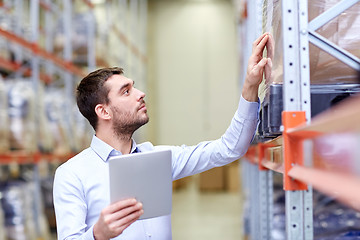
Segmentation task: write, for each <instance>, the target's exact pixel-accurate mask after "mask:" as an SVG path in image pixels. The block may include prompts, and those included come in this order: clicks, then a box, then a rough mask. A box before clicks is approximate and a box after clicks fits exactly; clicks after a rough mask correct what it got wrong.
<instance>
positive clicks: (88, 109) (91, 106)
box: [76, 67, 124, 131]
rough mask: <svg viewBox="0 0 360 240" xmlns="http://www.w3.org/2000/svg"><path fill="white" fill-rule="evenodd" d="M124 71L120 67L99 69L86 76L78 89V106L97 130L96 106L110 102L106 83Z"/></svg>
mask: <svg viewBox="0 0 360 240" xmlns="http://www.w3.org/2000/svg"><path fill="white" fill-rule="evenodd" d="M123 73H124V70H123V69H122V68H120V67H112V68H101V69H98V70H96V71H93V72H91V73H89V74H88V75H87V76H86V77H84V78H83V79H82V80H81V82H80V83H79V85H78V87H77V89H76V102H77V105H78V108H79V110H80V112H81V114H82V115H83V116H84V117H85V118H86V119H87V120H88V121H89V123H90V125H91V126H92V127H93V128H94V130H95V131H96V127H97V123H98V118H97V115H96V112H95V107H96V105H98V104H101V103H105V104H106V103H109V98H108V94H109V91H110V89H108V88H107V87H105V86H104V84H105V82H106V81H107V80H108V79H109V78H110V77H111V76H112V75H115V74H119V75H122V74H123Z"/></svg>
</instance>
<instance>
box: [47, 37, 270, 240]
mask: <svg viewBox="0 0 360 240" xmlns="http://www.w3.org/2000/svg"><path fill="white" fill-rule="evenodd" d="M268 40H269V35H268V34H263V35H262V36H261V37H259V38H258V39H257V40H256V41H255V42H254V44H253V53H252V55H251V57H250V59H249V64H248V69H247V76H246V79H245V82H244V85H243V91H242V97H241V99H240V102H239V107H238V110H237V111H236V113H235V116H234V117H233V119H232V122H231V124H230V126H229V128H228V129H227V131H226V132H225V134H224V135H223V136H222V137H221V138H220V139H218V140H215V141H209V142H202V143H199V144H198V145H196V146H181V147H180V146H162V147H159V146H158V147H154V146H153V145H152V144H151V143H149V142H147V143H143V144H136V143H135V141H134V140H133V139H132V135H133V133H134V132H135V131H136V130H137V129H138V128H139V127H141V126H142V125H144V124H146V123H147V122H148V120H149V117H148V115H147V110H146V105H145V101H144V98H145V94H144V93H143V92H141V91H139V90H138V89H136V88H135V87H134V82H133V81H132V80H130V79H128V78H126V77H125V76H123V71H122V69H121V68H105V69H99V70H97V71H95V72H92V73H90V74H89V75H88V76H86V77H85V78H84V79H83V80H82V81H81V82H80V84H79V86H78V88H77V104H78V107H79V110H80V112H81V113H82V114H83V115H84V116H85V117H86V118H87V119H88V121H89V122H90V124H91V125H92V127H93V128H94V130H95V133H96V134H95V136H94V137H93V140H92V142H91V146H90V147H89V148H88V149H85V150H84V151H82V152H81V153H79V154H78V155H76V156H75V157H73V158H72V159H70V160H69V161H67V162H66V163H64V164H63V165H61V166H60V167H59V168H58V169H57V171H56V174H55V180H54V205H55V212H56V220H57V230H58V239H96V240H103V239H111V238H116V239H126V240H131V239H134V240H140V239H154V240H169V239H171V221H170V219H171V216H170V215H169V216H162V217H156V218H151V219H146V220H138V218H139V217H140V216H141V215H142V214H143V209H142V205H141V203H139V202H137V201H136V200H135V199H126V200H122V201H119V202H116V203H113V204H110V199H109V176H108V168H107V167H108V165H107V163H108V159H109V156H111V155H112V154H113V153H114V152H116V151H118V152H120V154H129V153H133V152H146V151H152V150H154V149H158V148H168V149H171V152H172V176H173V179H174V180H176V179H179V178H183V177H186V176H189V175H193V174H197V173H200V172H203V171H206V170H209V169H211V168H214V167H219V166H222V165H225V164H228V163H230V162H232V161H234V160H236V159H239V158H240V157H241V156H242V155H243V154H245V152H246V151H247V148H248V146H249V145H250V142H251V140H252V138H253V136H254V133H255V131H256V127H257V123H258V109H259V103H258V87H259V84H260V82H261V81H262V76H263V71H264V68H265V66H271V60H270V59H267V58H263V57H262V53H263V50H264V48H265V45H266V44H267V42H268ZM118 154H119V153H118Z"/></svg>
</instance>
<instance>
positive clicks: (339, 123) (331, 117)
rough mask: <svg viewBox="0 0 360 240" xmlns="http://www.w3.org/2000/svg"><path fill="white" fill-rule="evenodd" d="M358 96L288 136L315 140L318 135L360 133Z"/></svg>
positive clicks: (296, 128) (359, 99) (289, 132)
mask: <svg viewBox="0 0 360 240" xmlns="http://www.w3.org/2000/svg"><path fill="white" fill-rule="evenodd" d="M357 106H360V95H359V94H358V95H356V96H352V97H349V98H348V99H345V100H344V101H342V102H341V103H339V104H337V105H336V106H333V107H332V108H330V109H329V110H327V111H325V112H323V113H320V114H319V115H317V116H315V117H314V118H312V119H311V124H308V125H306V124H305V123H304V124H302V125H301V126H298V127H295V128H293V129H290V130H289V131H288V134H289V135H291V136H294V137H299V138H303V139H305V138H307V139H309V138H315V137H318V136H320V135H324V134H329V133H339V132H354V131H360V124H359V123H360V108H359V107H357Z"/></svg>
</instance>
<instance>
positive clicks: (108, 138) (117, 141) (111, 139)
mask: <svg viewBox="0 0 360 240" xmlns="http://www.w3.org/2000/svg"><path fill="white" fill-rule="evenodd" d="M96 136H97V137H98V138H99V139H101V140H102V141H104V142H106V143H107V144H109V145H110V146H111V147H113V148H114V149H116V150H118V151H120V152H121V153H122V154H128V153H130V151H131V147H132V142H133V141H132V135H126V136H125V135H119V134H114V133H112V134H109V133H105V134H102V133H98V132H97V133H96Z"/></svg>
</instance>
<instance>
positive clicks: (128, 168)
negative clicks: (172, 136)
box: [109, 150, 172, 219]
mask: <svg viewBox="0 0 360 240" xmlns="http://www.w3.org/2000/svg"><path fill="white" fill-rule="evenodd" d="M109 177H110V201H111V202H112V203H113V202H116V201H118V200H122V199H126V198H136V199H137V200H138V201H140V202H141V203H142V204H143V210H144V214H143V215H142V216H141V217H140V219H146V218H152V217H158V216H163V215H169V214H171V206H172V173H171V150H158V151H151V152H144V153H133V154H126V155H120V156H114V157H111V158H110V159H109Z"/></svg>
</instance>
